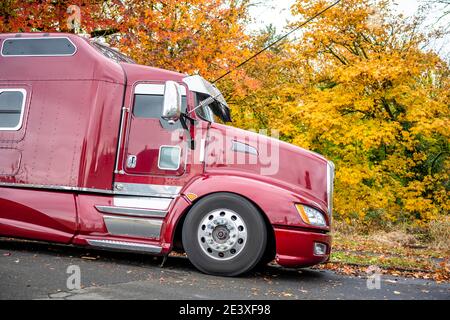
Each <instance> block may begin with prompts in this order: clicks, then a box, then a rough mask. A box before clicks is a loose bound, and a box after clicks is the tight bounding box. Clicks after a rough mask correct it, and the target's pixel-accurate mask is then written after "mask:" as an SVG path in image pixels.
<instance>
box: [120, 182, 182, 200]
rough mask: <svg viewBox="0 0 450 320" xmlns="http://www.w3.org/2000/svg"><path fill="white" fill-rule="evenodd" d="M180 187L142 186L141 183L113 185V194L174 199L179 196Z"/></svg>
mask: <svg viewBox="0 0 450 320" xmlns="http://www.w3.org/2000/svg"><path fill="white" fill-rule="evenodd" d="M181 188H182V187H181V186H170V185H160V184H142V183H122V182H116V183H114V191H115V193H116V192H117V193H120V194H124V195H126V194H133V195H142V196H155V197H175V196H177V195H179V194H180V191H181Z"/></svg>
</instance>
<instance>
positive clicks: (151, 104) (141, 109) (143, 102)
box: [133, 94, 187, 129]
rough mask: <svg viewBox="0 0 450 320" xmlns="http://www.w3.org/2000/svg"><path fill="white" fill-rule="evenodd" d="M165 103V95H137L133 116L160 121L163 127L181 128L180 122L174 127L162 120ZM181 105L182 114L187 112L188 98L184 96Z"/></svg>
mask: <svg viewBox="0 0 450 320" xmlns="http://www.w3.org/2000/svg"><path fill="white" fill-rule="evenodd" d="M163 103H164V95H154V94H135V95H134V105H133V115H134V116H135V117H137V118H144V119H159V120H160V122H161V124H162V125H163V127H168V126H170V128H174V129H177V128H181V124H180V122H179V121H177V122H176V123H175V124H173V125H169V124H167V121H166V120H163V119H162V118H161V113H162V108H163ZM181 103H182V104H181V112H186V108H187V101H186V96H182V100H181ZM166 124H167V126H166Z"/></svg>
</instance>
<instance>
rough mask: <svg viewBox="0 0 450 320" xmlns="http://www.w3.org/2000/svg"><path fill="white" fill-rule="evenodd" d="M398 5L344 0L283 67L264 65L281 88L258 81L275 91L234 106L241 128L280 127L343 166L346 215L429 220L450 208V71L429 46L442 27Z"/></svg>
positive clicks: (307, 9)
mask: <svg viewBox="0 0 450 320" xmlns="http://www.w3.org/2000/svg"><path fill="white" fill-rule="evenodd" d="M328 4H329V2H327V1H322V0H299V1H297V3H296V4H295V5H294V6H293V8H292V10H293V13H294V14H295V15H296V16H297V17H299V18H300V19H299V21H302V20H303V19H305V18H306V17H310V16H312V15H313V14H314V13H316V12H318V11H320V10H321V9H322V8H324V7H325V6H326V5H328ZM390 7H391V6H390V2H389V1H378V2H377V3H374V2H373V1H368V0H343V1H341V3H340V4H339V5H338V6H335V7H334V8H332V9H330V10H329V11H327V12H326V13H324V14H323V15H322V16H321V17H320V18H318V19H316V20H314V21H313V22H311V23H310V24H308V25H307V26H306V27H305V28H304V29H303V30H302V35H301V37H300V39H299V41H297V42H296V43H295V44H294V45H293V46H287V47H285V48H284V49H285V50H284V52H285V53H284V54H285V55H286V57H284V58H283V59H282V60H283V62H284V63H283V64H280V63H277V59H274V60H272V61H270V63H267V64H266V65H264V59H262V60H260V61H259V63H260V67H261V68H262V69H270V68H271V67H275V68H276V69H277V70H278V71H279V72H280V76H281V79H277V80H276V81H280V80H282V83H281V85H276V86H270V84H269V83H266V82H265V80H264V78H261V77H260V79H263V80H262V87H263V88H268V90H261V91H259V92H258V94H257V98H254V99H251V101H247V102H246V100H245V99H244V100H243V102H242V103H237V105H235V106H233V107H234V108H236V109H239V110H243V112H242V114H246V115H247V119H243V118H242V117H241V118H238V123H237V125H239V126H243V127H246V126H247V123H252V125H255V127H256V128H260V127H270V128H275V129H279V130H280V133H281V138H282V139H284V140H287V141H289V142H292V143H294V144H297V145H299V146H302V147H305V148H309V149H312V150H314V151H317V152H319V153H322V154H324V155H325V156H327V157H328V158H329V159H331V160H333V161H334V162H335V163H336V167H337V181H336V201H335V209H336V214H337V215H338V217H339V216H340V217H342V218H345V219H351V218H358V219H360V220H361V221H367V222H373V221H378V222H386V221H399V220H406V221H418V222H420V221H424V222H426V221H429V220H430V219H434V218H435V217H436V216H438V215H439V214H444V213H447V212H448V210H449V209H450V207H449V201H448V199H449V178H448V172H449V164H450V163H449V132H448V127H449V95H450V88H449V85H450V82H449V78H448V76H449V67H448V65H447V64H446V63H445V62H443V61H442V59H441V58H440V57H439V56H437V55H436V54H435V53H434V52H433V51H431V50H428V51H426V50H424V49H423V47H424V44H425V43H426V42H427V41H428V40H429V39H431V38H433V37H435V36H437V35H438V33H430V34H427V35H425V34H422V33H420V32H419V31H418V30H420V27H419V26H420V24H421V22H422V20H421V18H420V17H416V18H414V19H409V20H408V19H405V18H402V17H398V16H396V15H395V14H393V13H392V12H391V10H390ZM294 25H295V24H294ZM270 54H271V53H269V55H270ZM265 79H267V80H268V81H270V82H273V78H272V77H270V73H269V77H267V78H265ZM275 83H276V82H275ZM271 88H276V89H275V90H274V89H271ZM253 110H255V111H253ZM298 165H301V164H298Z"/></svg>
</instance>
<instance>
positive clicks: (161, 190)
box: [0, 182, 182, 198]
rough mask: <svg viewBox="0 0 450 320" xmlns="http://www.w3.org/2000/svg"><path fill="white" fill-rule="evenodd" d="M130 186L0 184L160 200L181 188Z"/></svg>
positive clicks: (1, 185) (177, 193)
mask: <svg viewBox="0 0 450 320" xmlns="http://www.w3.org/2000/svg"><path fill="white" fill-rule="evenodd" d="M116 185H127V188H126V189H125V190H122V189H121V190H118V189H117V187H116ZM130 185H133V184H132V183H130V184H124V183H115V184H114V186H115V189H116V190H107V189H95V188H80V187H69V186H57V185H45V184H29V183H10V182H0V187H8V188H27V189H43V190H59V191H76V192H86V193H101V194H111V195H124V196H147V197H161V198H174V197H176V196H178V195H179V194H180V191H181V188H182V187H180V186H164V185H146V184H136V187H133V186H130ZM140 186H144V187H140Z"/></svg>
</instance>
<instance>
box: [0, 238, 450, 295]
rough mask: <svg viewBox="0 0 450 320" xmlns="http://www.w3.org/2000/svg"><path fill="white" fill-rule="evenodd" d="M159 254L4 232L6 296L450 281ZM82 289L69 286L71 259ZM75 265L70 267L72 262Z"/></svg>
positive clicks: (1, 270)
mask: <svg viewBox="0 0 450 320" xmlns="http://www.w3.org/2000/svg"><path fill="white" fill-rule="evenodd" d="M160 263H161V258H156V257H151V256H145V255H138V254H125V253H116V252H106V251H96V250H88V249H80V248H74V247H64V246H58V245H48V244H42V243H34V242H22V241H12V240H8V239H1V238H0V299H176V300H180V299H238V300H240V299H302V300H304V299H363V300H368V299H446V300H450V284H448V283H446V284H438V283H435V282H433V281H427V280H416V279H404V278H394V277H388V276H382V277H381V282H380V289H371V290H369V289H368V288H367V279H366V278H365V277H349V276H343V275H338V274H335V273H333V272H330V271H319V270H311V269H302V270H292V269H284V268H281V267H278V266H276V265H271V266H267V267H264V268H263V269H260V270H257V271H254V272H252V273H250V274H247V275H245V276H242V277H238V278H225V277H214V276H208V275H204V274H202V273H200V272H198V271H197V270H196V269H195V268H194V267H193V266H192V265H191V264H190V262H189V260H187V259H186V258H184V257H169V258H168V259H167V261H166V263H165V265H164V267H162V268H161V267H160ZM73 265H75V266H78V267H79V270H80V275H81V289H79V290H69V289H68V287H67V280H68V277H70V276H71V274H68V273H67V270H68V268H69V266H73ZM69 270H70V269H69Z"/></svg>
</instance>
